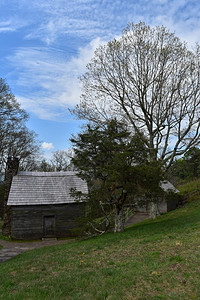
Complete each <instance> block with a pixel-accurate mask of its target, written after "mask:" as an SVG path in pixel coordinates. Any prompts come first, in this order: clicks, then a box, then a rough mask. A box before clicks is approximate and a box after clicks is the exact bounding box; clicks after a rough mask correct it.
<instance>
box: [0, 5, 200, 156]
mask: <svg viewBox="0 0 200 300" xmlns="http://www.w3.org/2000/svg"><path fill="white" fill-rule="evenodd" d="M140 20H141V21H144V22H146V23H147V24H148V25H151V26H155V25H164V26H166V27H167V28H168V29H169V30H170V31H175V32H176V35H177V36H178V37H180V38H181V39H182V40H185V41H186V42H187V43H188V44H189V45H191V46H192V45H194V44H195V42H200V32H199V25H200V3H199V1H198V0H196V1H195V0H194V1H188V0H187V1H186V0H174V1H168V0H149V1H144V0H143V1H142V0H139V1H130V0H121V1H119V0H116V1H109V0H107V1H105V0H104V1H103V0H71V1H68V0H58V1H51V0H32V1H25V0H9V1H5V0H1V2H0V39H1V47H0V64H1V74H0V77H2V78H6V80H7V83H8V84H9V86H10V87H11V89H12V92H13V93H14V94H15V96H16V98H17V100H18V102H19V103H21V105H22V108H24V109H25V110H26V111H27V112H28V113H29V114H30V120H29V124H28V125H29V127H30V129H33V130H35V131H36V132H37V133H38V134H39V138H40V140H41V141H42V143H43V144H42V145H43V146H42V147H43V149H44V150H45V151H52V150H54V151H55V150H57V149H65V148H67V147H69V146H70V144H69V142H68V139H69V138H70V136H71V134H72V133H75V134H76V133H77V131H79V130H80V128H79V126H80V124H81V123H80V121H78V120H75V119H74V117H73V116H72V115H70V113H69V112H68V108H72V107H73V106H74V105H76V104H78V103H79V98H80V94H81V86H80V82H79V79H78V77H79V76H80V75H82V74H83V73H84V72H85V71H86V68H85V67H86V64H87V63H88V62H89V60H90V59H91V57H92V56H93V53H94V50H95V49H96V47H98V46H99V45H100V44H104V43H106V42H107V41H109V40H111V39H113V38H114V37H117V36H119V35H120V34H121V31H122V29H123V28H125V27H126V25H127V23H128V22H134V23H138V22H139V21H140ZM46 153H47V152H46Z"/></svg>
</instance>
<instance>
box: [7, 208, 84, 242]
mask: <svg viewBox="0 0 200 300" xmlns="http://www.w3.org/2000/svg"><path fill="white" fill-rule="evenodd" d="M84 211H85V209H84V204H83V203H70V204H69V203H68V204H56V205H34V206H33V205H28V206H12V225H11V237H12V239H15V240H16V239H17V240H32V239H41V238H43V237H44V236H45V234H44V218H45V217H48V216H49V217H50V216H55V237H58V238H59V237H67V236H72V232H71V229H74V228H77V227H78V223H77V221H76V219H77V218H79V217H82V216H84Z"/></svg>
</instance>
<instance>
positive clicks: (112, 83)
mask: <svg viewBox="0 0 200 300" xmlns="http://www.w3.org/2000/svg"><path fill="white" fill-rule="evenodd" d="M87 69H88V71H87V72H86V73H85V74H84V75H83V76H82V78H81V80H82V84H83V94H82V98H81V102H80V105H77V106H76V108H75V109H74V110H73V113H74V114H76V115H77V116H78V117H79V118H82V119H87V120H89V121H92V122H95V123H104V122H105V121H106V120H109V119H111V118H112V117H113V116H118V119H120V120H123V121H124V122H126V123H127V124H129V125H130V127H132V130H133V132H134V133H137V134H138V135H141V139H143V137H145V139H144V143H146V146H147V147H148V149H149V160H150V161H156V160H162V162H163V164H164V167H165V170H167V169H168V168H169V167H170V166H171V164H172V162H173V160H174V158H175V157H176V156H178V155H182V154H184V153H185V152H186V151H187V150H188V149H190V147H193V146H195V145H197V144H199V141H200V139H199V137H200V134H199V128H200V71H199V70H200V46H199V45H196V47H194V49H193V50H189V49H188V47H187V45H186V44H185V43H183V42H181V41H180V39H179V38H177V37H176V36H175V35H174V33H170V32H169V31H168V30H167V29H166V28H165V27H163V26H162V27H155V28H151V27H149V26H147V25H145V24H144V23H142V22H141V23H139V24H133V23H131V24H129V25H128V26H127V28H126V29H125V30H124V32H123V34H122V36H121V37H120V38H119V39H117V40H116V39H114V40H113V41H111V42H109V43H108V44H107V45H105V46H100V47H99V48H98V49H97V50H96V52H95V55H94V57H93V59H92V60H91V62H90V63H89V64H88V65H87Z"/></svg>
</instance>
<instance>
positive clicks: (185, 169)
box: [169, 147, 200, 179]
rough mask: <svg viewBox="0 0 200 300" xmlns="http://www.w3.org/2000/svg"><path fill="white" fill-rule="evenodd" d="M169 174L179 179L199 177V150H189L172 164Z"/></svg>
mask: <svg viewBox="0 0 200 300" xmlns="http://www.w3.org/2000/svg"><path fill="white" fill-rule="evenodd" d="M169 173H170V174H171V175H173V176H175V177H178V178H180V179H186V178H194V177H198V176H199V175H200V149H199V148H197V147H192V148H190V149H189V150H188V151H187V152H186V153H185V154H184V156H183V157H182V158H179V159H178V160H176V161H175V162H174V163H173V164H172V166H171V168H170V170H169Z"/></svg>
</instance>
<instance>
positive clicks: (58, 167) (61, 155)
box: [51, 149, 73, 172]
mask: <svg viewBox="0 0 200 300" xmlns="http://www.w3.org/2000/svg"><path fill="white" fill-rule="evenodd" d="M72 157H73V150H72V149H67V150H57V151H55V152H53V155H52V158H51V165H52V168H53V169H54V171H58V172H59V171H68V170H71V168H72V165H71V158H72Z"/></svg>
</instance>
